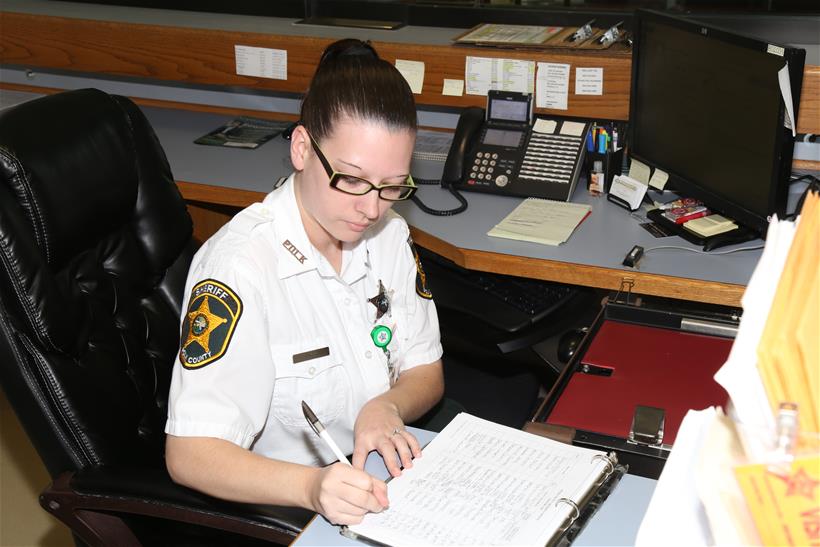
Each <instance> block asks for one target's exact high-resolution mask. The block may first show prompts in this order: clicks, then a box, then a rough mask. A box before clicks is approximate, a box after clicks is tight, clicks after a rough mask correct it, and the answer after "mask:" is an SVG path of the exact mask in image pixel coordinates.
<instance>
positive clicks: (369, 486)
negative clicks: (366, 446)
mask: <svg viewBox="0 0 820 547" xmlns="http://www.w3.org/2000/svg"><path fill="white" fill-rule="evenodd" d="M316 471H317V473H316V475H315V478H314V480H313V481H312V484H311V485H310V492H309V496H310V501H311V504H312V506H313V509H314V510H315V511H316V512H317V513H321V514H322V515H324V516H325V517H327V519H328V520H329V521H330V522H331V523H333V524H358V523H360V522H361V521H362V519H363V518H364V516H365V515H366V514H367V513H379V512H381V511H383V510H384V509H386V508H387V506H388V501H387V485H386V484H385V483H384V482H383V481H380V480H379V479H376V478H374V477H372V476H370V475H369V474H367V473H365V472H364V471H362V470H360V469H355V468H353V467H351V466H349V465H345V464H343V463H334V464H333V465H330V466H328V467H323V468H321V469H317V470H316Z"/></svg>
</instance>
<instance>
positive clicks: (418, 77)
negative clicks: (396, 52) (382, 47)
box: [396, 59, 424, 95]
mask: <svg viewBox="0 0 820 547" xmlns="http://www.w3.org/2000/svg"><path fill="white" fill-rule="evenodd" d="M396 69H397V70H398V71H399V72H401V75H402V76H404V79H405V80H407V83H408V84H410V90H411V91H412V92H413V93H415V94H416V95H419V94H421V90H422V88H423V87H424V63H423V62H421V61H405V60H404V59H396Z"/></svg>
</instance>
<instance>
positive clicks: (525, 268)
mask: <svg viewBox="0 0 820 547" xmlns="http://www.w3.org/2000/svg"><path fill="white" fill-rule="evenodd" d="M177 186H178V187H179V189H180V192H181V193H182V196H183V197H184V198H185V199H186V200H187V201H189V202H198V203H206V204H212V205H222V206H228V207H247V206H248V205H250V204H251V203H254V202H257V201H261V200H262V199H263V198H264V197H265V193H264V192H254V191H249V190H240V189H232V188H225V187H222V186H211V185H207V184H200V183H195V182H188V181H177ZM410 233H411V234H412V236H413V240H414V241H415V242H416V243H418V244H419V245H420V246H422V247H424V248H425V249H429V250H430V251H433V252H434V253H437V254H439V255H441V256H443V257H445V258H448V259H450V260H452V261H453V262H455V263H456V264H458V265H459V266H461V267H463V268H469V269H471V270H480V271H484V272H492V273H500V274H508V275H509V274H513V275H518V276H521V277H529V278H532V279H543V280H546V281H557V282H561V283H569V284H573V285H582V286H586V287H596V288H601V289H610V290H618V289H619V288H620V287H621V284H622V283H623V281H624V280H625V279H631V280H632V282H633V286H632V292H634V293H637V294H647V295H653V296H664V297H668V298H677V299H680V300H693V301H697V302H708V303H711V304H722V305H725V306H734V307H740V298H741V297H742V296H743V291H744V290H745V289H746V287H744V286H742V285H734V284H730V283H718V282H714V281H704V280H700V279H687V278H682V277H671V276H665V275H658V274H649V273H642V272H628V271H624V270H616V269H610V268H603V267H600V266H587V265H583V264H574V263H568V262H559V261H555V260H542V259H533V258H526V257H521V256H514V255H505V254H500V253H492V252H488V251H477V250H472V249H461V248H459V247H455V246H454V245H451V244H450V243H447V242H446V241H443V240H441V239H439V238H437V237H434V236H431V235H430V234H428V233H426V232H424V231H423V230H420V229H418V228H415V227H413V226H410Z"/></svg>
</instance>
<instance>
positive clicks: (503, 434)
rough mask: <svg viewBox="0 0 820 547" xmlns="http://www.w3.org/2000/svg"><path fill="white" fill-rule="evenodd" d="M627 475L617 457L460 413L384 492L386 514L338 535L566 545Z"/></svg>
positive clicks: (413, 541) (373, 540) (372, 540)
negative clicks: (387, 504)
mask: <svg viewBox="0 0 820 547" xmlns="http://www.w3.org/2000/svg"><path fill="white" fill-rule="evenodd" d="M624 472H625V468H624V467H623V466H620V465H618V462H617V458H616V457H615V455H614V454H607V453H605V452H602V451H598V450H591V449H588V448H583V447H578V446H572V445H567V444H563V443H560V442H557V441H554V440H552V439H547V438H545V437H540V436H537V435H532V434H530V433H527V432H524V431H521V430H517V429H513V428H510V427H506V426H502V425H499V424H495V423H493V422H489V421H486V420H482V419H480V418H477V417H475V416H471V415H469V414H466V413H461V414H459V415H458V416H457V417H456V418H455V419H454V420H453V421H452V422H451V423H450V424H449V425H448V426H447V427H446V428H444V430H443V431H442V432H441V433H439V434H438V436H437V437H436V438H435V439H434V440H433V441H432V442H431V443H430V444H428V445H427V446H426V447H425V449H424V453H423V455H422V457H420V458H418V459H416V460H415V461H414V465H413V467H412V468H410V469H405V470H404V471H403V473H402V475H401V476H399V477H398V478H396V479H393V480H392V481H391V482H390V483H389V486H388V496H389V499H390V508H389V509H387V510H385V511H383V512H382V513H370V514H368V515H367V516H366V517H365V519H364V520H363V521H362V523H360V524H357V525H354V526H349V527H342V529H341V533H342V535H344V536H346V537H348V538H351V539H355V540H358V541H361V542H364V543H368V544H372V545H392V546H400V545H420V544H423V545H451V544H470V545H482V544H493V545H505V544H506V545H539V546H541V545H549V546H558V545H561V546H563V545H569V543H570V542H571V541H572V540H573V539H574V538H575V536H576V535H577V534H578V533H580V531H581V530H582V529H583V527H584V525H585V524H586V522H587V521H588V519H589V518H590V517H591V516H592V515H593V514H594V513H595V511H596V510H597V508H598V507H599V506H600V505H601V503H603V501H604V499H606V497H607V496H608V495H609V493H610V492H611V491H612V490H613V489H614V487H615V485H616V484H617V482H618V481H619V480H620V478H621V477H622V476H623V473H624Z"/></svg>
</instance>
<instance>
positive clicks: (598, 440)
mask: <svg viewBox="0 0 820 547" xmlns="http://www.w3.org/2000/svg"><path fill="white" fill-rule="evenodd" d="M623 294H624V293H619V294H618V295H616V296H612V297H610V298H609V299H608V300H606V301H605V303H604V304H603V306H602V309H601V311H600V313H599V314H598V316H597V318H596V319H595V321H594V322H593V324H592V326H591V327H590V328H589V330H588V332H587V333H586V335H585V336H584V338H583V340H582V341H581V343H580V344H579V346H578V349H577V351H576V352H575V354H574V355H573V357H572V359H571V360H570V362H569V363H568V364H567V366H566V368H565V369H564V371H563V372H562V373H561V375H560V376H559V378H558V380H557V381H556V383H555V385H554V386H553V388H552V389H551V390H550V392H549V393H548V394H547V396H546V397H545V399H544V401H543V402H542V403H541V405H540V407H539V408H538V410H537V411H536V413H535V415H534V416H533V418H532V420H531V421H530V422H528V423H527V424H526V425H525V426H524V429H526V430H528V431H530V432H533V433H537V434H540V435H545V436H549V437H553V438H557V439H559V440H563V441H565V442H571V443H572V444H576V445H581V446H587V447H590V448H597V449H605V450H607V451H614V452H615V453H616V454H617V456H618V460H619V461H620V462H621V463H624V464H628V465H629V472H630V473H632V474H636V475H642V476H645V477H650V478H657V477H658V475H660V472H661V470H662V469H663V465H664V463H665V462H666V458H667V456H668V454H669V451H670V450H671V448H672V445H673V444H674V442H675V437H676V435H677V433H678V429H679V427H680V424H681V422H682V420H683V417H684V416H685V415H686V412H687V411H688V410H690V409H701V408H705V407H708V406H724V405H725V404H726V403H727V402H728V395H727V393H726V391H725V390H724V389H723V388H722V387H721V386H720V385H718V384H717V383H716V382H715V380H714V378H713V377H714V374H715V372H717V370H718V369H719V368H720V367H721V366H722V365H723V363H724V362H725V361H726V358H727V357H728V355H729V351H730V349H731V346H732V343H733V340H734V335H735V332H736V331H737V324H738V321H739V314H740V312H739V310H735V309H731V308H724V307H718V306H712V305H697V304H690V303H682V302H679V301H671V300H668V299H648V298H646V297H639V298H635V297H634V296H631V297H630V296H629V295H628V294H627V296H622V297H620V298H618V296H619V295H623ZM681 305H683V306H686V308H681V307H680V306H681Z"/></svg>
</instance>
